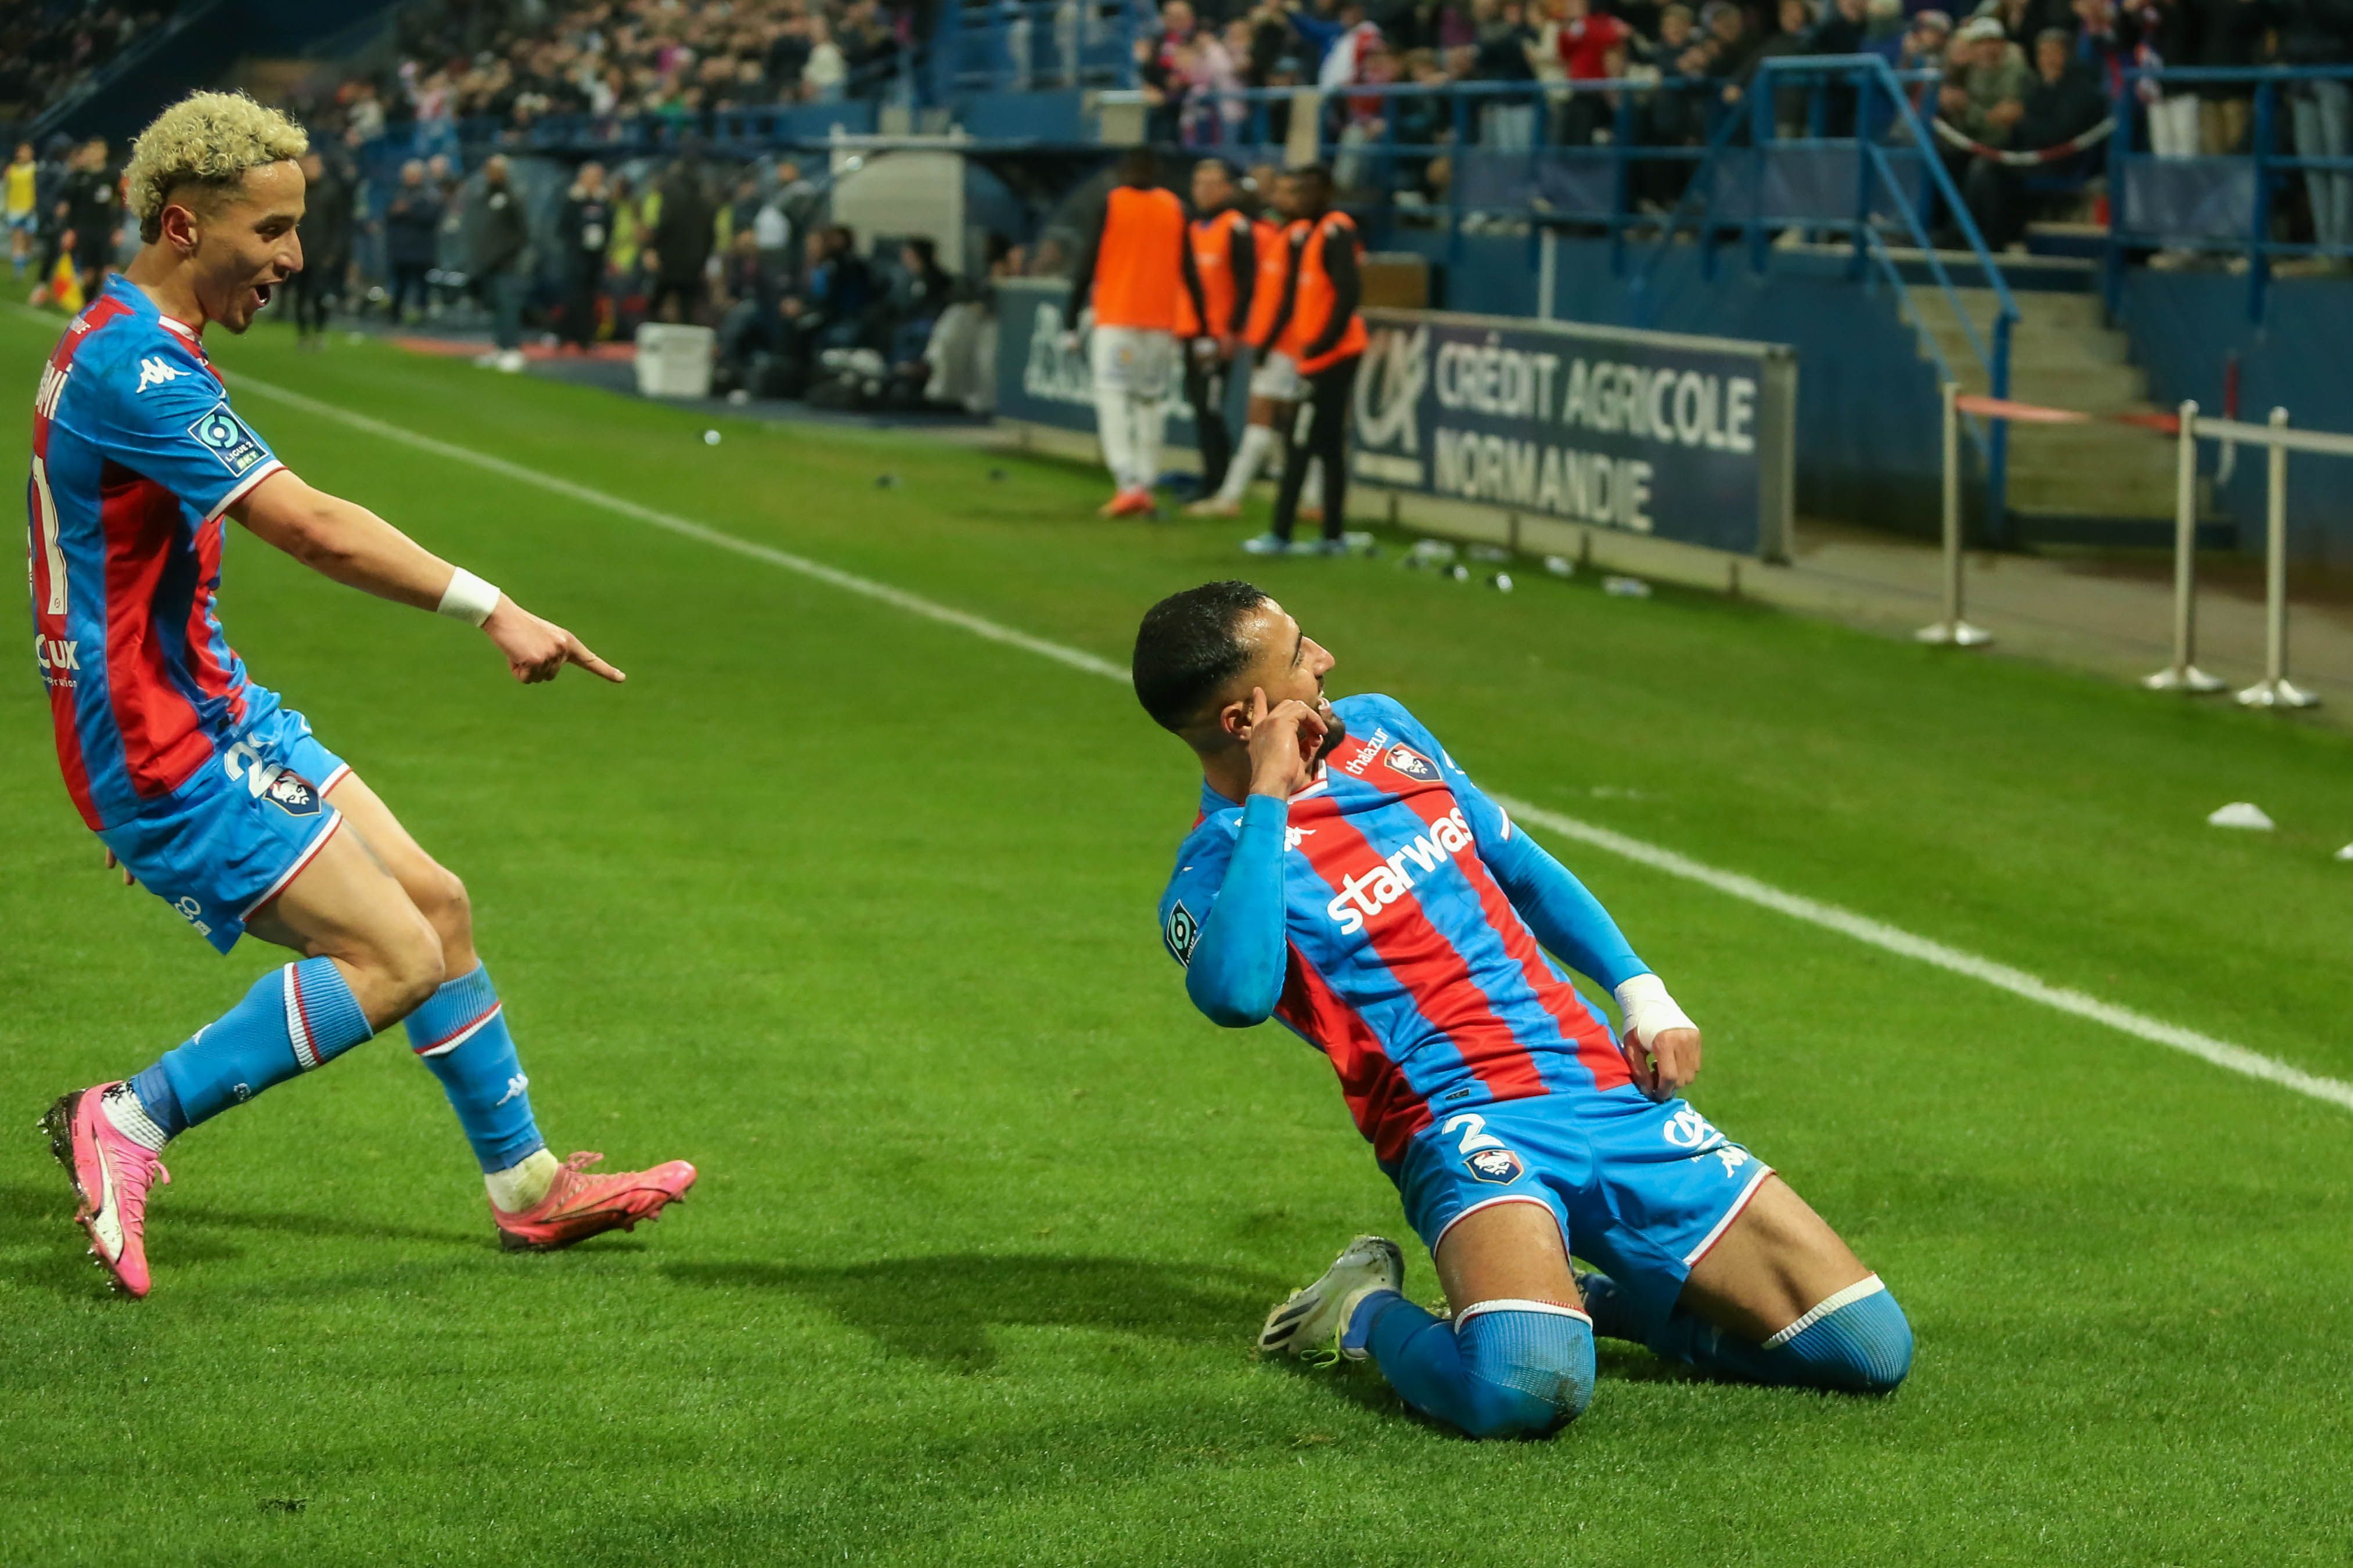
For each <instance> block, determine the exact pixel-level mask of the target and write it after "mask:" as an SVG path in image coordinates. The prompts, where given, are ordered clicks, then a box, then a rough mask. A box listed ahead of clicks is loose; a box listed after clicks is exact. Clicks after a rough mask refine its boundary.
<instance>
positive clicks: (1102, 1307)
mask: <svg viewBox="0 0 2353 1568" xmlns="http://www.w3.org/2000/svg"><path fill="white" fill-rule="evenodd" d="M662 1272H663V1273H664V1274H666V1275H668V1276H669V1277H670V1278H671V1279H676V1280H679V1281H681V1283H684V1284H689V1285H700V1286H707V1287H712V1288H716V1289H754V1290H785V1291H789V1292H790V1293H792V1294H793V1295H796V1296H799V1297H803V1298H805V1299H806V1300H811V1301H814V1302H816V1303H817V1304H818V1305H819V1306H821V1307H823V1308H825V1309H826V1310H828V1311H829V1312H831V1313H832V1314H833V1315H834V1316H835V1317H837V1318H839V1320H841V1321H843V1322H845V1323H847V1324H849V1325H850V1326H851V1327H853V1328H859V1329H863V1330H864V1331H867V1332H868V1333H871V1334H872V1335H873V1336H874V1337H875V1338H876V1339H878V1340H880V1341H881V1342H882V1344H883V1346H884V1348H886V1349H888V1350H890V1351H892V1352H895V1353H897V1354H900V1355H907V1356H914V1357H917V1358H919V1359H922V1360H924V1361H928V1362H934V1363H940V1364H943V1365H949V1366H955V1367H958V1368H962V1369H965V1370H973V1369H977V1368H982V1367H986V1366H988V1365H990V1364H992V1363H994V1362H995V1360H996V1355H995V1352H993V1351H991V1350H990V1348H989V1344H988V1331H989V1330H990V1329H992V1328H995V1327H999V1326H1005V1325H1013V1326H1021V1327H1038V1328H1074V1329H1108V1330H1112V1331H1116V1332H1121V1333H1138V1334H1151V1335H1155V1336H1156V1337H1158V1338H1161V1339H1169V1340H1197V1341H1198V1340H1227V1341H1230V1342H1234V1343H1236V1344H1237V1345H1240V1344H1244V1343H1247V1342H1248V1340H1249V1336H1250V1333H1251V1331H1253V1330H1254V1329H1255V1328H1256V1326H1257V1324H1258V1321H1259V1320H1260V1319H1261V1317H1263V1316H1264V1315H1265V1312H1266V1309H1267V1307H1268V1305H1269V1304H1270V1303H1271V1302H1273V1301H1275V1300H1280V1299H1281V1298H1282V1294H1283V1289H1284V1287H1283V1286H1282V1283H1281V1282H1280V1281H1279V1280H1277V1279H1275V1278H1274V1277H1273V1276H1271V1275H1260V1274H1250V1273H1245V1272H1243V1271H1241V1270H1239V1269H1232V1268H1193V1267H1187V1266H1184V1265H1177V1264H1166V1263H1148V1262H1145V1261H1142V1260H1140V1259H1135V1258H1069V1257H1040V1256H1035V1255H1029V1256H1024V1255H1019V1254H1015V1255H1012V1256H991V1255H988V1254H983V1253H952V1254H946V1255H943V1256H939V1257H933V1258H885V1259H882V1260H881V1261H878V1262H873V1263H854V1264H850V1265H848V1266H846V1267H843V1268H816V1267H810V1266H800V1265H794V1264H783V1263H670V1264H665V1265H664V1266H663V1268H662Z"/></svg>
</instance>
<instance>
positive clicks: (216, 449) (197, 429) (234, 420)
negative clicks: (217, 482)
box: [188, 398, 268, 474]
mask: <svg viewBox="0 0 2353 1568" xmlns="http://www.w3.org/2000/svg"><path fill="white" fill-rule="evenodd" d="M188 434H189V435H191V436H194V437H195V438H196V442H197V444H198V445H199V446H201V447H204V448H205V449H206V451H208V452H210V453H211V454H212V455H213V456H214V457H216V458H219V459H220V462H221V467H222V468H227V470H228V471H229V472H230V473H232V474H241V473H243V472H245V471H246V470H247V469H248V468H251V467H253V465H254V464H256V463H259V462H260V461H261V460H262V458H264V457H266V456H268V453H267V452H265V451H264V449H263V447H262V445H261V437H259V436H256V435H255V434H254V433H253V432H252V431H250V430H248V429H247V428H246V427H245V421H244V420H242V419H239V418H238V417H237V416H236V415H234V414H232V413H230V412H229V410H228V400H227V398H223V399H222V400H221V401H220V402H218V403H216V404H214V405H212V407H211V408H210V409H208V410H207V411H206V414H205V416H204V417H203V418H201V419H199V420H197V421H196V422H195V424H194V425H191V426H188Z"/></svg>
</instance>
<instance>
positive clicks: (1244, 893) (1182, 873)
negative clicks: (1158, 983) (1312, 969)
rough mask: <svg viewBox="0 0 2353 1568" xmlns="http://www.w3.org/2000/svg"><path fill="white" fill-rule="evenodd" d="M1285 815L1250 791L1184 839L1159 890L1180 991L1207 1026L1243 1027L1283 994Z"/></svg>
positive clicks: (1280, 806)
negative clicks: (1179, 970)
mask: <svg viewBox="0 0 2353 1568" xmlns="http://www.w3.org/2000/svg"><path fill="white" fill-rule="evenodd" d="M1289 826H1290V811H1289V808H1288V807H1287V806H1286V805H1284V803H1283V802H1282V801H1279V800H1275V799H1273V798H1271V797H1270V796H1266V795H1252V796H1251V797H1250V800H1249V802H1248V803H1247V805H1245V806H1244V808H1243V809H1242V810H1241V811H1240V812H1237V813H1219V816H1218V817H1217V819H1216V820H1215V821H1214V822H1212V823H1210V824H1209V825H1208V826H1207V828H1206V830H1205V831H1200V832H1197V833H1195V835H1194V836H1193V837H1191V838H1190V839H1188V840H1187V841H1186V845H1185V851H1184V854H1183V855H1182V856H1181V857H1180V858H1179V859H1178V863H1177V869H1176V876H1175V877H1174V878H1173V879H1171V880H1170V882H1169V884H1168V890H1167V891H1166V893H1164V894H1163V895H1162V896H1161V901H1160V928H1161V939H1162V941H1163V942H1165V943H1166V945H1167V948H1168V952H1169V953H1170V955H1171V956H1173V957H1174V958H1175V959H1176V961H1177V962H1178V963H1181V964H1183V965H1184V966H1185V994H1186V995H1187V996H1188V997H1190V998H1191V999H1192V1003H1193V1005H1194V1006H1196V1007H1198V1009H1200V1011H1201V1013H1202V1015H1203V1016H1205V1017H1207V1018H1208V1019H1209V1020H1210V1022H1212V1023H1215V1024H1219V1025H1222V1026H1225V1027H1227V1028H1234V1029H1238V1028H1247V1027H1249V1026H1251V1025H1253V1024H1260V1023H1263V1022H1265V1021H1266V1019H1267V1018H1268V1017H1269V1016H1271V1014H1272V1013H1273V1012H1274V1008H1275V1005H1276V1004H1277V1003H1278V1002H1280V1001H1281V1000H1282V985H1283V980H1284V976H1285V973H1286V971H1287V970H1288V968H1289V965H1290V956H1291V947H1290V942H1289V939H1288V937H1287V935H1286V934H1285V931H1284V925H1283V915H1284V908H1283V864H1282V861H1283V854H1284V850H1285V847H1286V839H1287V829H1288V827H1289Z"/></svg>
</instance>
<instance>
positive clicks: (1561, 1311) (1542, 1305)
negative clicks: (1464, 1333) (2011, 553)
mask: <svg viewBox="0 0 2353 1568" xmlns="http://www.w3.org/2000/svg"><path fill="white" fill-rule="evenodd" d="M1482 1312H1544V1313H1547V1314H1549V1315H1550V1316H1552V1317H1556V1318H1575V1319H1576V1320H1577V1321H1578V1322H1580V1323H1583V1324H1584V1325H1585V1326H1586V1327H1587V1328H1588V1329H1589V1328H1591V1327H1592V1326H1593V1320H1592V1319H1591V1318H1588V1317H1587V1316H1586V1315H1585V1314H1584V1313H1583V1312H1580V1311H1578V1310H1577V1309H1576V1308H1574V1307H1564V1306H1562V1305H1561V1304H1560V1303H1559V1302H1557V1301H1522V1300H1515V1299H1514V1298H1512V1297H1508V1296H1506V1297H1499V1298H1498V1299H1496V1300H1493V1301H1479V1302H1475V1303H1473V1304H1472V1305H1471V1306H1468V1307H1465V1308H1463V1309H1462V1310H1461V1311H1459V1312H1457V1313H1455V1314H1454V1326H1455V1327H1456V1328H1458V1329H1460V1328H1461V1326H1462V1325H1463V1324H1465V1323H1467V1322H1469V1321H1471V1320H1472V1319H1473V1318H1475V1317H1477V1316H1478V1315H1479V1314H1480V1313H1482Z"/></svg>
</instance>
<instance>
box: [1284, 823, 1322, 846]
mask: <svg viewBox="0 0 2353 1568" xmlns="http://www.w3.org/2000/svg"><path fill="white" fill-rule="evenodd" d="M1313 837H1315V830H1314V828H1312V827H1286V828H1284V829H1283V830H1282V847H1284V848H1285V849H1296V848H1298V847H1300V846H1301V845H1302V844H1304V843H1306V842H1307V841H1308V840H1309V839H1311V838H1313Z"/></svg>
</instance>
